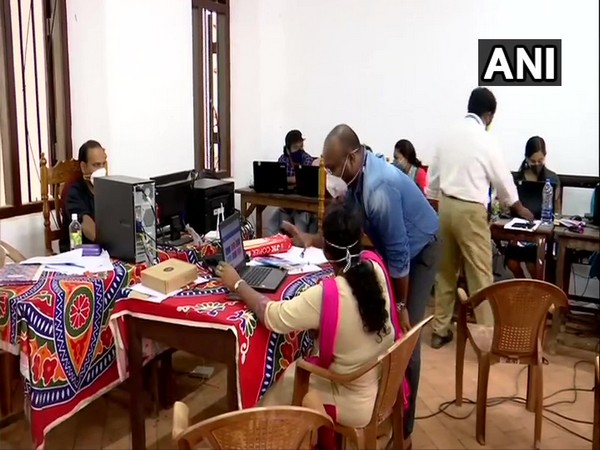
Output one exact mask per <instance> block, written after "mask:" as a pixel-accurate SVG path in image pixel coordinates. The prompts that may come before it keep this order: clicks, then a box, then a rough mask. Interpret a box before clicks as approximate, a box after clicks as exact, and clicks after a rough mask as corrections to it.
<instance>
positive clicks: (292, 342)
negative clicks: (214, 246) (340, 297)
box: [111, 269, 333, 408]
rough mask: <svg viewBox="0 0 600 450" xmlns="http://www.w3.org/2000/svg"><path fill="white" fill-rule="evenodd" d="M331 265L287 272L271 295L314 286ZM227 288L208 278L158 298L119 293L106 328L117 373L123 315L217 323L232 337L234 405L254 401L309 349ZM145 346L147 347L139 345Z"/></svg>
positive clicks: (305, 339) (123, 360)
mask: <svg viewBox="0 0 600 450" xmlns="http://www.w3.org/2000/svg"><path fill="white" fill-rule="evenodd" d="M332 273H333V272H332V270H331V269H323V270H321V271H318V272H313V273H308V274H302V275H295V276H288V277H287V279H286V280H285V281H284V282H283V283H282V285H281V286H280V288H279V289H278V291H277V292H276V293H274V294H269V295H268V296H269V297H270V298H271V299H272V300H278V301H279V300H281V301H285V300H289V299H291V298H293V297H295V296H296V295H298V294H300V293H301V292H302V291H304V290H305V289H307V288H309V287H311V286H314V285H315V284H317V283H318V282H319V281H320V280H321V279H323V278H324V277H328V276H331V275H332ZM228 294H229V291H228V290H227V288H225V287H224V286H223V285H222V284H221V283H220V282H219V281H218V280H216V279H213V280H211V281H209V282H208V283H206V284H204V285H202V286H200V287H199V288H197V289H190V290H186V291H182V292H180V293H179V294H177V295H175V296H173V297H170V298H168V299H165V300H164V301H162V302H161V303H155V302H150V301H146V300H139V299H135V298H126V297H122V298H120V299H119V300H118V301H117V304H116V306H115V310H114V312H113V314H112V317H111V328H112V330H113V333H114V335H115V337H116V340H117V352H118V363H119V372H120V374H121V378H122V379H125V378H126V377H127V376H128V372H127V357H126V349H127V341H126V336H127V334H126V333H125V329H124V322H125V321H124V316H125V315H128V314H129V315H132V316H134V317H141V318H144V319H147V320H156V321H162V322H169V323H176V324H181V325H182V326H193V327H205V328H216V329H221V330H224V331H227V330H229V331H231V332H233V333H234V334H235V336H236V341H237V344H238V345H237V349H238V351H237V355H236V358H237V365H236V366H237V374H236V375H237V386H238V389H237V392H238V407H239V408H251V407H253V406H255V405H256V404H257V403H258V401H259V400H260V398H261V397H262V396H263V395H264V394H265V392H266V391H267V390H268V389H269V387H271V385H272V384H273V383H274V382H275V381H276V379H277V378H278V377H279V376H280V375H281V374H282V373H283V371H284V370H285V369H286V368H287V367H288V366H289V365H290V364H291V363H292V362H293V361H295V360H296V359H298V358H300V357H301V356H306V355H307V352H308V351H309V350H310V349H311V348H312V337H311V336H310V333H308V332H303V333H291V334H287V335H281V334H277V333H272V332H270V331H269V330H268V329H267V328H265V327H264V326H263V325H262V324H260V323H259V322H258V319H257V317H256V315H255V314H254V313H253V312H252V311H250V310H249V309H248V308H247V307H246V306H245V304H244V303H243V302H241V301H237V300H229V299H228V298H227V296H228ZM144 347H145V348H146V349H148V348H151V347H150V346H144Z"/></svg>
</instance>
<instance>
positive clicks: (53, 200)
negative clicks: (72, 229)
mask: <svg viewBox="0 0 600 450" xmlns="http://www.w3.org/2000/svg"><path fill="white" fill-rule="evenodd" d="M80 177H81V168H80V166H79V162H78V161H76V160H74V159H70V160H68V161H60V162H58V163H56V165H54V167H48V161H47V160H46V157H45V155H43V154H42V156H41V158H40V178H41V182H42V186H41V187H42V207H43V209H42V214H43V217H44V242H45V244H46V251H47V252H48V253H52V242H53V241H55V240H57V239H60V238H61V236H62V233H64V232H65V230H66V226H67V225H68V224H65V223H63V222H64V219H63V214H62V212H63V211H62V210H63V206H64V203H63V201H64V199H63V198H62V195H63V192H64V188H65V186H66V185H68V184H70V183H72V182H74V181H76V180H77V179H78V178H80ZM53 209H54V215H55V218H56V225H57V229H56V230H53V229H52V225H51V222H50V214H51V211H52V210H53Z"/></svg>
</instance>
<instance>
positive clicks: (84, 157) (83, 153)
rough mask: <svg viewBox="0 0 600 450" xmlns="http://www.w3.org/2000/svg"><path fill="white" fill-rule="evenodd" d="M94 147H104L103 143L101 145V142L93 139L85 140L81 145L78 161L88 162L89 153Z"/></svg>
mask: <svg viewBox="0 0 600 450" xmlns="http://www.w3.org/2000/svg"><path fill="white" fill-rule="evenodd" d="M93 148H102V145H100V142H98V141H94V140H92V139H90V140H89V141H87V142H84V143H83V145H82V146H81V147H79V153H78V155H77V161H79V162H80V163H87V162H88V153H89V151H90V150H91V149H93Z"/></svg>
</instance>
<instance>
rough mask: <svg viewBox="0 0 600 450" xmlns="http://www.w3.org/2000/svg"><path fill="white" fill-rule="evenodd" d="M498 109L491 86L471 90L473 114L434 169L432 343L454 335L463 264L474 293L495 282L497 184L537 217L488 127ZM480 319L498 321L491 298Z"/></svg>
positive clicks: (442, 149) (506, 200) (502, 195)
mask: <svg viewBox="0 0 600 450" xmlns="http://www.w3.org/2000/svg"><path fill="white" fill-rule="evenodd" d="M495 112H496V99H495V97H494V94H492V92H491V91H490V90H488V89H486V88H477V89H475V90H473V92H471V97H470V98H469V105H468V114H467V115H466V117H465V118H464V119H463V120H462V122H461V123H460V124H459V125H457V126H456V127H455V128H454V129H453V130H451V131H450V133H448V134H447V135H446V137H445V138H444V140H443V141H442V142H441V143H440V145H438V148H437V149H436V155H435V157H434V159H433V163H432V164H431V166H430V168H429V176H430V184H429V197H430V198H431V199H432V200H437V201H439V205H438V211H439V216H440V239H441V243H442V258H441V263H440V267H439V271H438V273H437V276H436V283H435V314H434V320H433V334H432V338H431V346H432V347H433V348H440V347H442V346H444V345H445V344H447V343H448V342H450V341H451V340H452V331H451V330H450V329H449V327H450V320H451V319H452V313H453V311H454V300H455V295H456V288H457V283H458V276H459V272H460V268H461V264H464V269H465V276H466V279H467V286H468V289H469V292H470V293H471V294H473V293H475V292H477V291H478V290H480V289H483V288H485V287H487V286H489V285H490V284H492V283H493V282H494V276H493V270H492V244H491V234H490V226H489V222H488V215H487V205H488V203H489V201H490V198H489V192H490V186H492V187H493V188H494V189H495V190H496V193H497V196H498V199H499V200H500V202H502V203H503V204H505V205H507V206H510V207H511V209H512V212H513V214H515V215H518V216H521V217H523V218H524V219H527V220H533V214H532V213H531V212H530V211H529V210H528V209H527V208H525V207H524V206H523V205H522V204H521V202H520V201H519V196H518V193H517V188H516V186H515V183H514V181H513V177H512V175H511V173H510V170H509V169H508V167H507V166H506V164H505V163H504V159H503V158H502V151H501V149H500V147H499V146H498V144H497V143H496V141H495V140H494V138H493V137H492V136H491V135H490V134H489V133H487V132H486V130H487V128H488V127H489V126H490V124H491V123H492V120H493V118H494V113H495ZM475 317H476V319H477V322H478V323H480V324H485V325H492V323H493V316H492V311H491V308H490V306H489V303H488V302H487V301H485V302H483V303H482V304H481V305H480V306H479V307H478V308H477V309H476V310H475Z"/></svg>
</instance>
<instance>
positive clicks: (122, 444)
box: [0, 332, 593, 450]
mask: <svg viewBox="0 0 600 450" xmlns="http://www.w3.org/2000/svg"><path fill="white" fill-rule="evenodd" d="M424 338H425V340H424V342H425V344H424V345H423V366H422V372H421V387H420V390H419V400H418V408H417V415H418V416H425V415H428V414H431V413H432V412H435V411H437V410H438V406H439V404H440V403H442V402H444V401H446V400H451V399H453V398H454V356H455V352H454V346H453V345H450V346H448V347H446V348H443V349H441V350H432V349H431V348H430V347H429V346H428V345H427V343H428V342H429V332H427V334H426V336H425V337H424ZM563 352H566V351H563ZM568 353H570V354H572V356H553V357H548V359H549V360H550V364H549V365H547V366H545V367H544V377H545V379H544V393H545V395H546V396H548V395H549V394H551V393H553V392H555V391H557V390H559V389H564V388H569V387H572V386H573V373H574V371H573V365H574V364H575V362H577V361H578V360H580V359H583V360H586V361H589V362H587V363H582V364H580V365H579V366H578V370H577V378H576V380H575V382H576V385H577V387H580V388H590V387H591V386H592V383H593V366H592V364H591V361H592V358H593V354H592V353H587V352H582V351H573V350H569V351H568ZM195 364H196V361H194V360H193V358H191V357H190V356H188V355H184V354H180V353H177V354H176V361H175V367H176V370H179V371H181V372H182V374H181V375H179V376H178V377H177V390H178V393H179V395H180V398H183V399H184V401H185V402H186V403H187V404H188V405H190V409H191V414H192V416H194V421H198V420H201V419H202V418H206V417H210V416H212V415H215V414H219V413H221V412H224V411H225V402H224V396H225V380H226V373H225V370H224V369H223V368H222V367H217V370H216V371H215V375H213V377H212V378H211V379H210V380H209V381H207V382H206V383H204V384H201V383H200V382H199V380H197V379H193V378H190V377H188V376H187V375H185V374H183V373H186V372H187V371H188V370H190V369H191V368H192V367H193V366H194V365H195ZM522 369H523V366H516V365H497V366H494V367H492V370H491V377H490V388H489V397H498V396H512V395H514V394H516V393H517V391H516V384H517V376H518V375H519V374H521V375H520V376H519V377H518V393H519V395H521V396H524V392H525V382H526V376H525V373H521V370H522ZM476 382H477V364H476V362H475V359H474V355H473V353H471V352H470V351H469V352H468V353H467V362H466V363H465V387H464V395H465V396H466V397H468V398H474V397H475V389H476ZM573 398H574V393H573V392H566V393H562V394H559V395H556V396H554V397H552V398H549V399H547V400H546V401H545V402H544V403H545V404H549V403H551V402H555V401H558V400H570V399H573ZM118 400H121V401H118ZM126 401H127V393H126V392H124V391H118V390H117V391H114V392H112V393H110V394H109V395H107V396H104V397H102V398H100V399H98V400H97V401H95V402H94V403H92V404H91V405H89V406H88V407H87V408H85V409H84V410H83V411H81V412H80V413H79V414H77V415H76V416H75V417H73V418H71V419H69V420H67V421H66V422H64V423H63V424H61V425H59V426H58V427H57V428H55V429H54V430H52V431H51V432H50V434H49V436H48V440H47V445H46V448H47V449H48V450H51V449H56V450H59V449H60V450H65V449H94V450H97V449H129V448H130V440H129V419H128V411H127V409H126V407H124V406H122V404H126ZM592 405H593V393H592V392H579V393H578V395H577V402H576V403H574V404H563V405H559V406H556V407H554V410H555V411H557V412H560V413H562V414H566V415H569V416H571V417H573V418H577V419H579V420H583V421H588V422H591V420H592ZM472 408H473V407H472V406H469V405H465V406H463V407H461V408H457V407H455V406H453V405H452V406H450V407H449V408H448V410H447V411H448V412H449V413H450V414H453V415H457V416H465V415H468V414H469V413H470V412H471V410H472ZM171 413H172V411H171V410H167V411H161V413H160V415H159V417H158V418H149V419H147V420H146V432H147V442H148V448H152V449H167V448H175V447H174V446H173V444H172V442H171V437H170V432H171ZM546 416H548V417H550V418H553V419H556V420H557V421H558V422H559V423H561V424H563V425H564V426H565V427H567V428H568V429H569V430H571V431H573V432H575V433H579V434H581V435H583V436H586V437H587V438H588V439H590V438H591V436H592V426H591V425H586V424H579V423H573V422H568V421H566V420H563V419H560V418H558V417H556V416H553V415H552V414H550V413H546ZM533 421H534V418H533V413H529V412H527V411H526V410H525V407H524V406H522V405H516V404H512V403H509V402H506V403H503V404H500V405H498V406H494V407H491V408H489V409H488V416H487V441H486V446H484V447H482V446H480V445H479V444H478V443H477V441H476V440H475V415H474V414H472V415H470V416H469V417H468V418H467V419H465V420H456V419H452V418H450V417H447V416H445V415H443V414H440V415H437V416H435V417H432V418H428V419H420V420H418V421H417V423H416V427H415V431H414V434H413V448H415V449H479V448H496V449H500V448H513V449H526V448H532V445H533ZM590 447H591V444H590V443H589V442H586V441H585V440H583V439H581V438H579V437H576V436H574V435H572V434H569V433H567V432H565V431H563V430H561V429H560V428H558V427H556V426H555V425H553V424H551V423H550V422H548V421H544V422H543V432H542V448H544V449H587V448H590ZM26 448H31V444H30V440H29V431H28V429H27V425H26V423H25V422H19V423H16V424H13V425H12V426H10V427H8V428H5V429H4V430H0V449H2V450H5V449H26Z"/></svg>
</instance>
